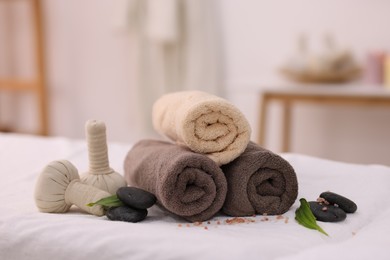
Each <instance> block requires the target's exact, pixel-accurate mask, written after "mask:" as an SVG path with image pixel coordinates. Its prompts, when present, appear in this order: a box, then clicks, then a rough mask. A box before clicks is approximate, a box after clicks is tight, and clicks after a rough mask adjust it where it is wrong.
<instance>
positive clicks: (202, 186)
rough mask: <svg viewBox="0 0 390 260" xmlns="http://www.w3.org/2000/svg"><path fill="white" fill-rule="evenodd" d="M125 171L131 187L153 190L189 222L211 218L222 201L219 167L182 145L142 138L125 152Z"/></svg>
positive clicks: (223, 188)
mask: <svg viewBox="0 0 390 260" xmlns="http://www.w3.org/2000/svg"><path fill="white" fill-rule="evenodd" d="M124 171H125V179H126V181H127V183H128V184H129V185H130V186H135V187H139V188H142V189H145V190H147V191H149V192H151V193H153V194H154V195H156V197H157V200H158V203H159V204H160V205H161V206H162V207H164V208H165V209H166V210H168V211H170V212H172V213H174V214H176V215H178V216H181V217H183V218H185V219H187V220H189V221H192V222H194V221H204V220H207V219H210V218H211V217H213V216H214V215H215V214H216V213H217V212H218V211H219V210H220V209H221V208H222V206H223V203H224V201H225V197H226V192H227V183H226V178H225V176H224V174H223V172H222V170H221V169H220V168H219V167H218V165H217V164H216V163H215V162H214V161H212V160H211V159H209V158H208V157H206V156H204V155H201V154H198V153H194V152H192V151H191V150H189V149H188V148H186V147H184V146H179V145H175V144H171V143H168V142H163V141H156V140H141V141H139V142H138V143H137V144H135V145H134V146H133V148H132V149H131V150H130V151H129V152H128V154H127V156H126V158H125V162H124Z"/></svg>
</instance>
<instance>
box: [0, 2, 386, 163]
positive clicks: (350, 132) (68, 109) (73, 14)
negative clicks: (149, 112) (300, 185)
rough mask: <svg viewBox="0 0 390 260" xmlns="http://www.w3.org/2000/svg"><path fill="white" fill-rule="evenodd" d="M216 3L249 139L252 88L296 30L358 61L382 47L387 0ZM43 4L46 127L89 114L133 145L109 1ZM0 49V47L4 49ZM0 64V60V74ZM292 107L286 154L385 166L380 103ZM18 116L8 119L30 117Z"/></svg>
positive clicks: (72, 132) (131, 81) (127, 59)
mask: <svg viewBox="0 0 390 260" xmlns="http://www.w3.org/2000/svg"><path fill="white" fill-rule="evenodd" d="M216 1H217V3H218V5H219V6H220V15H221V18H222V21H221V25H222V30H223V37H224V38H223V41H224V44H225V45H224V53H225V55H226V56H225V61H226V62H225V83H226V85H227V88H228V92H227V93H228V96H227V97H228V98H229V99H230V100H231V101H232V102H233V103H235V104H236V105H237V106H238V107H239V108H240V109H241V110H242V111H243V112H244V113H245V114H246V116H247V117H248V119H249V121H250V123H251V124H252V126H253V128H254V135H253V139H256V130H257V125H256V124H257V116H258V111H257V110H258V104H257V102H258V90H259V89H260V88H261V87H262V86H270V85H274V84H280V83H283V82H284V80H283V79H282V78H280V77H279V75H278V74H277V73H276V72H275V69H276V68H277V67H278V66H280V65H281V63H282V62H283V61H284V60H285V58H286V57H287V56H288V55H289V54H291V52H292V50H293V47H294V41H295V39H296V36H297V34H299V33H301V32H304V33H308V35H309V36H310V37H311V39H312V41H313V42H314V44H318V42H317V41H319V40H320V37H322V35H323V34H324V33H327V32H332V33H333V34H334V35H335V36H336V38H337V40H338V42H340V43H341V44H344V45H348V46H350V47H351V48H353V50H354V51H355V53H356V54H357V55H358V57H359V58H360V59H361V58H362V57H363V54H364V53H365V52H366V51H367V50H369V49H387V50H389V49H390V34H389V33H388V28H387V27H388V25H389V24H390V15H389V12H390V1H387V0H318V1H310V0H292V1H282V0H273V1H271V0H268V1H266V0H240V1H237V0H216ZM4 2H22V3H23V2H24V1H0V3H1V5H0V14H1V12H4V10H5V9H4V4H3V3H4ZM43 2H44V11H45V19H46V27H45V29H46V41H45V42H46V46H47V68H48V71H47V72H48V87H49V96H50V120H51V124H50V131H51V133H52V134H53V135H63V136H68V137H74V138H83V137H84V122H85V121H86V120H87V119H89V118H98V119H102V120H104V121H106V123H107V127H108V137H109V139H110V140H112V141H125V142H133V141H135V140H137V139H138V138H142V137H143V135H142V133H140V132H139V130H137V129H138V128H137V122H138V120H139V118H138V115H139V113H138V111H136V106H135V104H136V102H142V101H139V100H137V99H136V75H135V74H134V70H135V64H134V62H133V59H132V57H134V55H136V53H134V48H133V47H134V45H133V44H134V43H133V41H132V38H131V36H130V35H129V34H128V33H125V32H123V31H118V30H116V29H115V27H114V26H113V20H114V11H115V10H114V1H109V0H82V1H80V0H44V1H43ZM0 19H3V18H1V15H0ZM24 19H25V18H24ZM0 24H2V23H1V21H0ZM22 31H23V30H22ZM24 31H25V32H26V31H28V30H26V29H24ZM0 32H1V27H0ZM0 37H1V34H0ZM1 42H2V41H1V40H0V43H1ZM15 42H16V41H15ZM23 42H24V43H25V44H27V41H23ZM1 47H2V46H1V45H0V54H1V53H4V51H3V52H2V51H1V50H2V48H1ZM18 48H19V49H17V50H25V49H26V48H27V47H26V45H24V46H19V47H18ZM16 53H20V51H16ZM22 53H24V52H22ZM19 56H20V55H19ZM26 56H28V55H27V54H26V55H23V57H22V59H21V63H22V64H25V63H27V64H28V60H29V59H28V57H26ZM18 61H20V60H19V59H18ZM3 63H4V62H3ZM4 67H5V66H4V64H3V66H2V63H1V60H0V72H1V69H3V70H4ZM22 67H23V66H22ZM24 67H25V65H24ZM18 68H19V67H18ZM27 74H28V73H27ZM29 102H32V100H28V101H23V102H21V101H20V100H19V103H23V104H28V103H29ZM11 103H14V102H11ZM277 109H278V108H277V107H275V109H274V110H275V111H273V113H272V115H273V120H272V121H271V122H270V125H269V127H270V129H271V130H272V132H273V135H272V136H270V139H269V140H268V141H267V147H268V148H270V149H272V150H274V151H276V152H278V151H279V150H278V149H279V148H278V147H279V146H278V145H279V139H278V135H277V131H278V129H279V127H278V118H277ZM295 112H296V116H295V117H294V122H295V123H296V124H295V127H294V129H293V130H294V135H293V151H294V152H299V153H307V154H312V155H315V156H321V157H326V158H331V159H338V160H345V161H351V162H361V163H386V164H389V165H390V156H389V155H388V154H389V152H390V149H389V147H390V140H389V138H388V136H389V133H390V120H389V119H390V110H389V109H387V110H386V109H381V108H375V109H372V110H363V109H360V108H343V107H338V108H333V107H326V108H319V107H299V108H297V109H296V111H295ZM30 113H31V112H30ZM2 118H4V115H3V117H2ZM19 121H20V120H19ZM21 121H22V122H18V123H19V124H23V123H26V121H27V123H28V124H30V125H31V124H33V122H34V120H32V122H31V120H21ZM30 127H31V126H30Z"/></svg>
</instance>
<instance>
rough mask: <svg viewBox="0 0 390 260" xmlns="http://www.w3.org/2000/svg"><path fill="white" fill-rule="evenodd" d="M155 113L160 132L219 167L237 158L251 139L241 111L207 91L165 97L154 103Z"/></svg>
mask: <svg viewBox="0 0 390 260" xmlns="http://www.w3.org/2000/svg"><path fill="white" fill-rule="evenodd" d="M152 114H153V115H152V117H153V126H154V128H155V130H156V131H157V132H159V133H160V134H162V135H164V136H167V137H168V138H170V139H171V140H173V141H175V142H177V143H178V144H182V145H185V146H187V147H188V148H190V149H191V150H192V151H194V152H197V153H202V154H205V155H207V156H208V157H209V158H211V159H212V160H213V161H215V162H216V163H217V164H218V165H223V164H226V163H229V162H231V161H232V160H234V159H235V158H237V157H238V156H239V155H240V154H241V153H242V152H243V151H244V150H245V148H246V146H247V145H248V142H249V139H250V134H251V128H250V126H249V123H248V121H247V119H246V118H245V116H244V115H243V114H242V113H241V111H240V110H238V109H237V108H236V107H235V106H234V105H232V104H231V103H229V102H228V101H226V100H225V99H223V98H220V97H217V96H214V95H211V94H208V93H205V92H201V91H182V92H174V93H170V94H166V95H163V96H162V97H160V98H159V99H158V100H157V101H156V102H155V103H154V105H153V113H152Z"/></svg>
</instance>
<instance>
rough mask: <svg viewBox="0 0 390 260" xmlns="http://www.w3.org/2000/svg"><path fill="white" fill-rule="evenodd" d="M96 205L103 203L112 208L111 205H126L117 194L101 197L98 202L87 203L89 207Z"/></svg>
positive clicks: (102, 204) (104, 205)
mask: <svg viewBox="0 0 390 260" xmlns="http://www.w3.org/2000/svg"><path fill="white" fill-rule="evenodd" d="M95 205H101V206H103V207H105V208H110V207H120V206H124V205H125V204H123V202H122V201H121V200H119V199H118V197H117V196H116V195H112V196H109V197H105V198H103V199H100V200H98V201H96V202H91V203H88V204H87V206H88V207H92V206H95Z"/></svg>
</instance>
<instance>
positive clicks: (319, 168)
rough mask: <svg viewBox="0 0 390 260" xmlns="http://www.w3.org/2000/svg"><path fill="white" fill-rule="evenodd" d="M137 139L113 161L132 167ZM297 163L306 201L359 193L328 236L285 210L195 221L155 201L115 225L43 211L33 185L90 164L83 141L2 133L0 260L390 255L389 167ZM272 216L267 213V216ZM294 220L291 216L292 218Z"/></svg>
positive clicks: (115, 149)
mask: <svg viewBox="0 0 390 260" xmlns="http://www.w3.org/2000/svg"><path fill="white" fill-rule="evenodd" d="M130 148H131V145H130V144H118V143H110V144H109V159H110V164H111V167H113V168H114V169H116V170H117V171H118V172H120V173H123V165H122V163H123V160H124V157H125V155H126V153H127V152H128V151H129V149H130ZM282 156H283V157H284V158H286V159H287V160H288V161H289V162H290V163H291V164H292V165H293V167H294V168H295V170H296V173H297V176H298V182H299V195H298V198H301V197H304V198H306V199H308V200H315V199H316V198H317V197H318V195H319V194H320V193H321V192H323V191H327V190H330V191H334V192H337V193H340V194H342V195H345V196H346V197H349V198H351V199H353V200H354V201H355V202H356V203H357V205H358V211H357V212H356V213H354V214H349V215H348V216H347V219H346V220H345V221H343V222H340V223H323V222H319V224H320V226H321V227H322V228H323V229H324V230H325V231H326V232H327V233H328V234H329V237H327V236H325V235H322V234H321V233H319V232H317V231H313V230H309V229H306V228H304V227H302V226H300V225H299V224H297V223H296V222H295V220H294V211H295V209H296V208H297V207H298V206H299V201H298V200H297V201H296V203H295V204H294V205H293V207H292V208H291V209H290V210H289V211H288V212H287V213H285V214H284V215H283V219H277V217H275V216H268V217H264V216H256V217H250V218H245V222H246V223H239V224H228V223H226V220H230V219H232V218H231V217H227V216H222V215H221V216H216V217H215V218H213V219H212V220H210V222H203V223H201V224H199V223H198V224H193V223H187V222H185V221H183V220H181V219H178V218H174V217H172V216H171V215H169V214H167V213H165V212H163V211H161V210H160V209H159V208H158V207H157V206H153V207H152V208H151V209H150V211H149V215H148V217H147V219H146V220H145V221H143V222H140V223H135V224H133V223H125V222H114V221H109V220H107V218H106V217H96V216H92V215H88V214H84V213H82V212H80V211H79V210H77V208H72V210H71V212H69V213H66V214H48V213H40V212H38V210H37V209H36V207H35V204H34V200H33V192H34V186H35V181H36V178H37V176H38V174H39V172H40V170H41V169H42V168H43V167H44V166H45V165H46V164H47V163H48V162H50V161H52V160H57V159H68V160H70V161H71V162H72V163H73V164H74V165H75V166H76V167H77V168H78V169H79V171H80V173H82V172H84V171H86V170H87V166H88V162H87V159H88V156H87V147H86V144H85V142H84V141H78V140H70V139H66V138H53V137H52V138H41V137H33V136H23V135H15V134H0V259H1V260H3V259H95V260H98V259H257V260H258V259H329V258H331V259H343V258H346V257H347V259H389V258H390V256H389V253H390V224H389V220H390V200H389V199H388V198H389V197H390V196H389V195H390V168H389V167H385V166H380V165H357V164H348V163H342V162H335V161H330V160H324V159H319V158H314V157H309V156H304V155H299V154H283V155H282ZM266 218H267V219H268V220H266ZM287 218H288V220H287V221H286V219H287Z"/></svg>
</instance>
